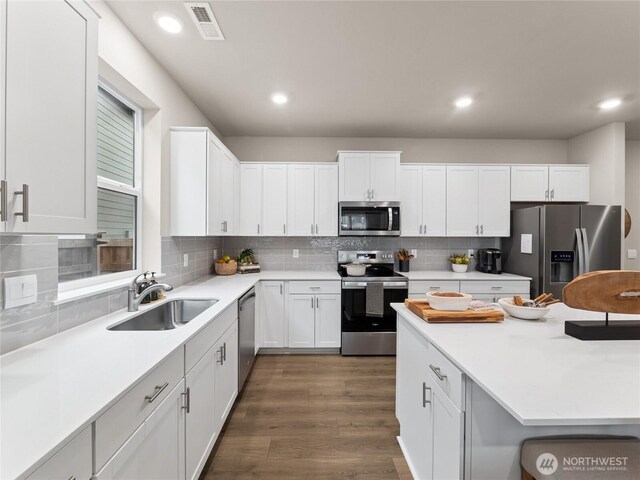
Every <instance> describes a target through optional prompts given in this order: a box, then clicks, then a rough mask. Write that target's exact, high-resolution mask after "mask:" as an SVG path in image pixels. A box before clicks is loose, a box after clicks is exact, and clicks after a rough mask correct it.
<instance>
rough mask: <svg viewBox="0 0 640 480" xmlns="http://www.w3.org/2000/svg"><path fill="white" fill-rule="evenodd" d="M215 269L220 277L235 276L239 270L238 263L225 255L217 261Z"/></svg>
mask: <svg viewBox="0 0 640 480" xmlns="http://www.w3.org/2000/svg"><path fill="white" fill-rule="evenodd" d="M215 269H216V273H217V274H218V275H233V274H234V273H236V271H237V270H238V262H236V261H235V260H234V259H233V258H231V257H230V256H229V255H225V256H224V257H220V258H219V259H218V260H217V261H216V265H215Z"/></svg>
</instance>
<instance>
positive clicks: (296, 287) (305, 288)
mask: <svg viewBox="0 0 640 480" xmlns="http://www.w3.org/2000/svg"><path fill="white" fill-rule="evenodd" d="M289 293H311V294H315V293H340V282H332V281H326V280H320V281H317V282H289Z"/></svg>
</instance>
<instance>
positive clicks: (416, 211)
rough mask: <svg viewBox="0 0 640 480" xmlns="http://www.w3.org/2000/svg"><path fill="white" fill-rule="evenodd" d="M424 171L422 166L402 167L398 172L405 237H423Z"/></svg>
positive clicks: (402, 228)
mask: <svg viewBox="0 0 640 480" xmlns="http://www.w3.org/2000/svg"><path fill="white" fill-rule="evenodd" d="M422 171H423V167H422V166H420V165H401V166H400V169H399V170H398V198H399V199H400V208H401V215H402V217H401V223H400V228H401V233H402V236H404V237H416V236H418V235H422V230H423V222H422V216H423V212H422V209H423V201H422V195H423V189H422ZM443 188H444V187H443Z"/></svg>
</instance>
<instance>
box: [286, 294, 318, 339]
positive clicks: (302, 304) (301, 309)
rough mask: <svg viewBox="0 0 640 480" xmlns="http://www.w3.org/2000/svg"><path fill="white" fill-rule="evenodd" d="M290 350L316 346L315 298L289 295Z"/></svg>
mask: <svg viewBox="0 0 640 480" xmlns="http://www.w3.org/2000/svg"><path fill="white" fill-rule="evenodd" d="M288 313H289V348H313V347H314V346H315V296H314V295H300V294H296V295H289V312H288Z"/></svg>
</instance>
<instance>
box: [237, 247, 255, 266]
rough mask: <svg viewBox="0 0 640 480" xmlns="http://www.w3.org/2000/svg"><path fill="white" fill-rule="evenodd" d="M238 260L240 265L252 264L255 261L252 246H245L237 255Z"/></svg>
mask: <svg viewBox="0 0 640 480" xmlns="http://www.w3.org/2000/svg"><path fill="white" fill-rule="evenodd" d="M236 260H237V261H238V263H239V264H240V265H251V264H252V263H253V262H254V261H255V258H254V254H253V250H252V249H251V248H245V249H244V250H242V251H241V252H240V254H239V255H238V256H237V257H236Z"/></svg>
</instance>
